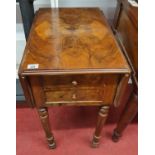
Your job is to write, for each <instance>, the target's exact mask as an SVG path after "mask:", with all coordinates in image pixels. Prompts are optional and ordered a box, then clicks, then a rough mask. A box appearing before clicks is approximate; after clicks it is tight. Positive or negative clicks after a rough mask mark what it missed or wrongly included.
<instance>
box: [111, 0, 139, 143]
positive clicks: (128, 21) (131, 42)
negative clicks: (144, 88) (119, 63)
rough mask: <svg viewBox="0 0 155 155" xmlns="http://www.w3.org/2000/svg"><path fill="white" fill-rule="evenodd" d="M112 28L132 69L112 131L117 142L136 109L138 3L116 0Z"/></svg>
mask: <svg viewBox="0 0 155 155" xmlns="http://www.w3.org/2000/svg"><path fill="white" fill-rule="evenodd" d="M113 30H114V32H115V36H116V38H117V40H118V43H119V44H120V47H121V48H122V51H123V52H124V55H125V56H126V59H127V60H128V63H129V65H130V67H131V69H132V73H131V78H132V84H133V91H132V92H131V94H130V98H129V100H128V103H127V104H126V106H125V108H124V111H123V113H122V116H121V117H120V120H119V122H118V123H117V126H116V128H115V129H114V132H113V136H112V139H113V141H114V142H117V141H118V140H119V138H120V136H121V135H122V133H123V131H124V129H125V128H126V127H127V125H128V124H129V123H130V122H131V121H132V120H133V118H134V117H135V115H136V114H137V111H138V4H137V6H135V5H132V4H131V3H129V2H128V1H127V0H118V3H117V9H116V13H115V18H114V24H113Z"/></svg>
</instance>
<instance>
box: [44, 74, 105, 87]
mask: <svg viewBox="0 0 155 155" xmlns="http://www.w3.org/2000/svg"><path fill="white" fill-rule="evenodd" d="M42 81H43V87H44V89H48V88H49V89H50V88H51V87H82V86H88V87H91V86H96V87H98V86H100V87H101V86H103V85H104V81H105V80H104V76H103V75H55V76H45V77H43V79H42Z"/></svg>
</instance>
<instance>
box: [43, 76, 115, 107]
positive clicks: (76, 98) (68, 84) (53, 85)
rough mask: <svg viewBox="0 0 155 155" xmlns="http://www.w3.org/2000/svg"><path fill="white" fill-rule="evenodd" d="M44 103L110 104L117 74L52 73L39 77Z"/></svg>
mask: <svg viewBox="0 0 155 155" xmlns="http://www.w3.org/2000/svg"><path fill="white" fill-rule="evenodd" d="M41 80H42V88H43V92H44V99H45V104H46V105H57V104H75V103H79V104H80V103H83V104H84V105H87V104H89V103H90V104H103V103H105V104H110V103H111V102H112V99H113V96H114V93H115V89H116V86H117V80H118V76H115V75H113V76H111V75H110V76H109V75H102V74H98V75H63V76H62V75H55V76H54V75H53V76H45V77H41Z"/></svg>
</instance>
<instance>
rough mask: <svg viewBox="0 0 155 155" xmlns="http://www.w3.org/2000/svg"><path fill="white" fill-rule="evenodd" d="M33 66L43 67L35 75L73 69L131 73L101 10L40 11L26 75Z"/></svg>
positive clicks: (24, 67) (27, 50)
mask: <svg viewBox="0 0 155 155" xmlns="http://www.w3.org/2000/svg"><path fill="white" fill-rule="evenodd" d="M80 62H81V63H80ZM29 64H39V67H38V69H33V73H34V72H40V70H41V71H42V72H46V71H47V70H48V71H49V70H50V72H52V71H55V70H66V71H67V70H71V69H77V70H80V69H87V70H88V69H101V70H105V71H106V70H107V69H109V70H111V71H113V72H114V71H116V72H119V71H120V72H128V70H129V68H128V65H127V63H126V60H125V58H124V56H123V54H122V53H121V50H120V49H119V47H118V45H117V43H116V41H115V39H114V36H113V34H112V32H111V31H110V29H109V27H108V24H107V22H106V20H105V17H104V16H103V14H102V13H101V11H100V10H99V9H97V8H94V9H92V8H83V9H79V8H78V9H76V8H74V9H63V8H60V9H53V10H51V9H40V10H39V11H38V12H37V13H36V16H35V19H34V23H33V26H32V29H31V32H30V36H29V40H28V43H27V46H26V48H25V54H24V56H23V61H22V64H21V68H22V72H31V69H28V68H27V67H28V65H29ZM40 74H41V72H40Z"/></svg>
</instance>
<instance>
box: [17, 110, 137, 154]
mask: <svg viewBox="0 0 155 155" xmlns="http://www.w3.org/2000/svg"><path fill="white" fill-rule="evenodd" d="M49 115H50V116H49V117H50V123H51V127H52V130H53V133H54V136H55V139H56V142H57V148H56V149H54V150H50V149H49V148H48V146H47V142H46V140H45V136H44V132H43V130H42V127H41V123H40V121H39V117H38V114H37V111H36V110H35V109H30V108H17V115H16V117H17V134H16V137H17V140H16V141H17V155H51V154H52V155H137V154H138V140H137V135H138V131H137V129H138V126H137V123H134V124H131V125H129V126H128V127H127V129H126V130H125V132H124V135H123V137H122V138H121V140H120V141H119V142H118V143H114V142H112V140H111V134H112V131H113V129H114V127H115V124H109V123H108V124H106V125H105V126H104V129H103V132H102V139H101V144H100V146H99V148H91V147H90V142H91V139H92V135H93V132H94V128H95V123H96V116H97V108H94V107H90V108H88V107H54V108H49Z"/></svg>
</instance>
